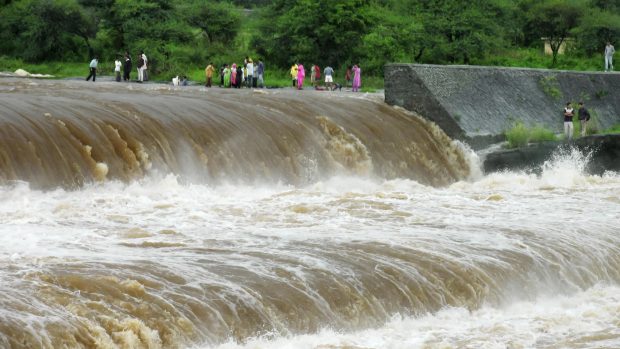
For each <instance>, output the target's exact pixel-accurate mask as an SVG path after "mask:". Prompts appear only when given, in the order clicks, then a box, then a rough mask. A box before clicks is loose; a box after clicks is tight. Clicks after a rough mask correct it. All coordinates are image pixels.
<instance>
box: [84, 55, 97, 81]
mask: <svg viewBox="0 0 620 349" xmlns="http://www.w3.org/2000/svg"><path fill="white" fill-rule="evenodd" d="M97 63H99V59H98V58H97V56H95V58H93V60H92V61H90V65H89V67H90V73H89V74H88V77H87V78H86V81H88V80H90V78H91V77H92V78H93V82H95V80H96V79H97Z"/></svg>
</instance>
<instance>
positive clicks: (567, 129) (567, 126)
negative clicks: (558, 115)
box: [564, 102, 590, 140]
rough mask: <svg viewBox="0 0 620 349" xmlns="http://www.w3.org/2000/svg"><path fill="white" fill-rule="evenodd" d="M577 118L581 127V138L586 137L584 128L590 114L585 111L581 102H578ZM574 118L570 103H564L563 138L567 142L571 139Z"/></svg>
mask: <svg viewBox="0 0 620 349" xmlns="http://www.w3.org/2000/svg"><path fill="white" fill-rule="evenodd" d="M577 112H578V117H579V123H580V126H581V137H583V136H585V135H586V128H587V125H588V121H589V120H590V112H589V111H588V109H586V107H585V105H584V104H583V102H579V109H578V111H577ZM574 116H575V110H574V109H573V106H572V103H571V102H568V103H566V107H565V108H564V136H565V137H566V139H567V140H571V139H573V118H574Z"/></svg>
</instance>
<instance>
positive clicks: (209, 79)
mask: <svg viewBox="0 0 620 349" xmlns="http://www.w3.org/2000/svg"><path fill="white" fill-rule="evenodd" d="M213 72H215V67H214V66H213V62H211V63H209V65H208V66H207V67H206V68H205V76H206V78H207V82H206V84H205V86H206V87H211V82H212V80H213Z"/></svg>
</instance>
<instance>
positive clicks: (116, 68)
mask: <svg viewBox="0 0 620 349" xmlns="http://www.w3.org/2000/svg"><path fill="white" fill-rule="evenodd" d="M122 65H123V64H122V63H121V60H120V58H119V57H116V60H115V61H114V73H115V74H116V82H121V66H122Z"/></svg>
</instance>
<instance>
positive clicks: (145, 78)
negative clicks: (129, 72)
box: [140, 51, 149, 81]
mask: <svg viewBox="0 0 620 349" xmlns="http://www.w3.org/2000/svg"><path fill="white" fill-rule="evenodd" d="M140 55H142V59H144V66H143V67H142V81H149V72H148V70H147V69H148V67H147V64H148V62H149V60H148V58H146V55H145V54H144V51H140Z"/></svg>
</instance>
